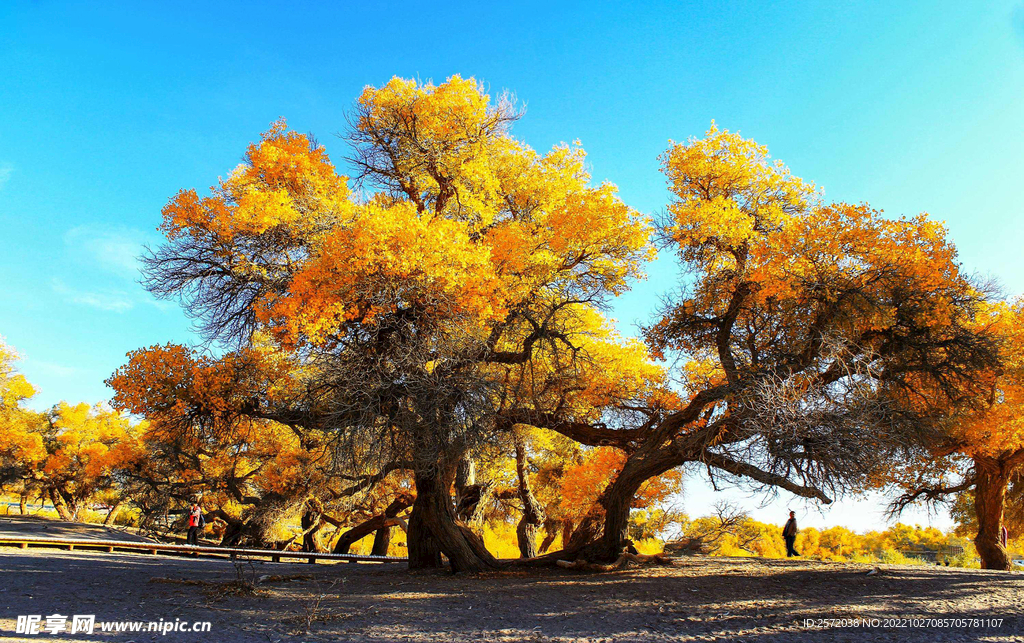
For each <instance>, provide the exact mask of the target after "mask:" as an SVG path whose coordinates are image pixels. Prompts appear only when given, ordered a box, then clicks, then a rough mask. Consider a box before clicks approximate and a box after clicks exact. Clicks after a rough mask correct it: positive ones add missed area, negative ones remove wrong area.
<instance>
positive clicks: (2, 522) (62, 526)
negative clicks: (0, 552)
mask: <svg viewBox="0 0 1024 643" xmlns="http://www.w3.org/2000/svg"><path fill="white" fill-rule="evenodd" d="M0 536H3V537H5V538H9V537H12V536H23V537H26V538H82V539H88V540H129V541H132V542H149V541H150V539H149V538H145V537H143V536H139V535H136V534H134V533H132V532H130V531H128V530H127V529H125V528H123V527H104V526H103V525H93V524H90V523H84V522H62V521H59V520H49V519H47V518H37V517H34V516H0Z"/></svg>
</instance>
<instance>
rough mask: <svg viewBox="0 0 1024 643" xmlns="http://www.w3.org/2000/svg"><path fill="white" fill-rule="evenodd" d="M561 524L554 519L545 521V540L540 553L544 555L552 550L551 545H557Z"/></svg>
mask: <svg viewBox="0 0 1024 643" xmlns="http://www.w3.org/2000/svg"><path fill="white" fill-rule="evenodd" d="M560 524H561V523H560V522H559V521H557V520H554V519H552V518H548V519H546V520H545V521H544V540H543V541H542V542H541V544H540V548H539V550H538V551H539V553H541V554H543V553H545V552H547V550H548V549H550V548H551V545H553V544H554V543H555V538H557V537H558V532H557V531H556V530H557V529H558V527H559V525H560Z"/></svg>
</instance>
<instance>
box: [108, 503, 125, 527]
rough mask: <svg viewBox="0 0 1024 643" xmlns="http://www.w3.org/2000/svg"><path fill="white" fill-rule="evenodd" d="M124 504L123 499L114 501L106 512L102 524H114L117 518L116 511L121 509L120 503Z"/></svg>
mask: <svg viewBox="0 0 1024 643" xmlns="http://www.w3.org/2000/svg"><path fill="white" fill-rule="evenodd" d="M122 504H124V500H118V501H117V502H115V503H114V506H113V507H111V508H110V511H108V512H107V517H106V518H104V519H103V524H104V525H112V524H114V520H115V519H117V514H118V512H120V511H121V505H122Z"/></svg>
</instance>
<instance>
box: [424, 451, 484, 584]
mask: <svg viewBox="0 0 1024 643" xmlns="http://www.w3.org/2000/svg"><path fill="white" fill-rule="evenodd" d="M454 477H455V467H454V466H451V465H447V466H446V465H445V464H444V463H443V462H442V463H438V464H437V465H436V466H432V467H430V469H429V470H426V471H422V470H421V471H417V472H416V502H415V503H414V504H413V506H412V516H411V517H410V519H409V534H408V536H409V568H410V569H423V568H429V567H436V566H437V565H438V562H439V553H438V551H440V553H443V554H444V555H445V556H446V557H447V558H448V564H449V565H450V566H451V570H452V572H454V573H459V572H477V571H483V570H486V569H494V568H497V567H500V564H499V563H498V561H497V560H496V559H495V558H494V557H493V556H492V555H491V554H490V553H489V552H488V551H487V548H486V547H484V543H483V540H482V539H481V538H480V537H479V536H478V535H476V534H475V533H473V532H472V531H470V529H469V528H468V527H466V526H464V525H462V524H459V522H458V521H457V520H456V518H455V508H454V506H453V502H452V498H451V491H450V490H451V486H452V482H453V478H454Z"/></svg>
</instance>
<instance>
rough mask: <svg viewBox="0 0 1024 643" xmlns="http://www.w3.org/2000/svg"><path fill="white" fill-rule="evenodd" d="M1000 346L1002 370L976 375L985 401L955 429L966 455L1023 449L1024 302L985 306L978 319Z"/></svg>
mask: <svg viewBox="0 0 1024 643" xmlns="http://www.w3.org/2000/svg"><path fill="white" fill-rule="evenodd" d="M978 324H979V326H982V327H983V328H984V330H985V331H986V332H987V333H990V334H991V335H993V336H995V337H997V338H998V339H999V341H1000V344H1001V353H1002V360H1003V362H1002V367H1001V368H1000V369H999V370H998V371H991V372H988V373H979V374H978V377H979V378H981V379H983V381H985V383H986V385H987V386H986V388H987V389H988V390H989V391H990V393H989V396H988V399H986V400H984V401H983V403H982V404H981V405H980V407H979V408H976V409H975V410H973V412H971V413H970V414H968V416H967V417H965V418H964V419H963V420H962V421H961V422H959V423H958V425H957V426H956V427H955V433H956V435H957V436H958V437H959V438H960V439H961V440H962V441H963V444H964V447H963V451H964V452H965V453H967V454H968V455H972V456H981V457H991V458H1000V457H1003V456H1007V455H1009V454H1012V453H1013V452H1015V451H1018V450H1021V449H1024V299H1018V300H1017V301H1016V302H1014V303H1013V304H1007V303H1004V302H1000V303H996V304H993V305H991V306H989V307H987V308H986V309H985V310H984V311H983V314H982V315H981V318H980V319H979V320H978Z"/></svg>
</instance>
